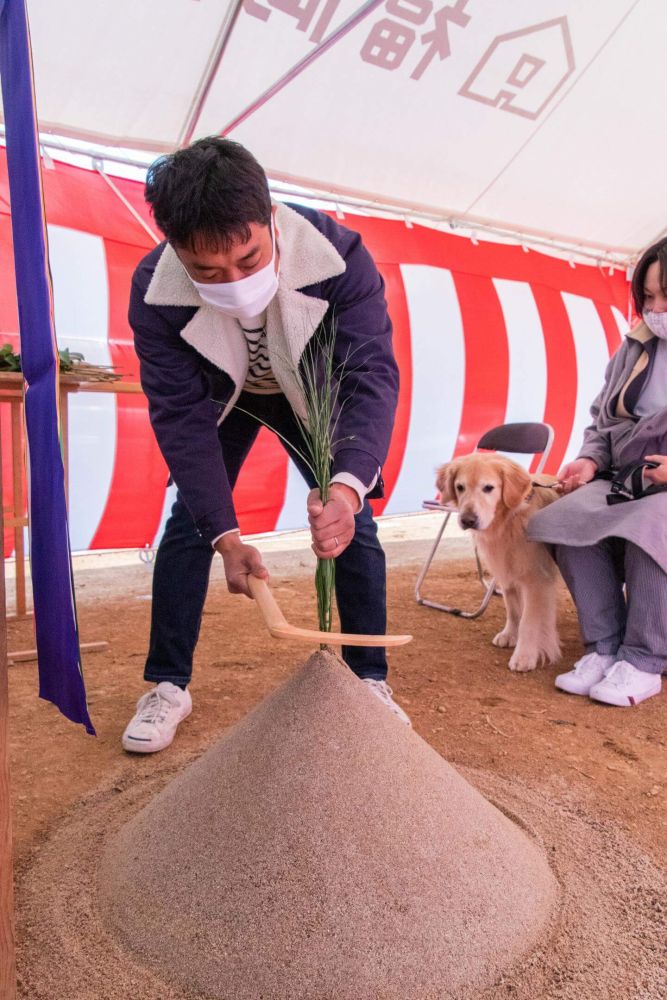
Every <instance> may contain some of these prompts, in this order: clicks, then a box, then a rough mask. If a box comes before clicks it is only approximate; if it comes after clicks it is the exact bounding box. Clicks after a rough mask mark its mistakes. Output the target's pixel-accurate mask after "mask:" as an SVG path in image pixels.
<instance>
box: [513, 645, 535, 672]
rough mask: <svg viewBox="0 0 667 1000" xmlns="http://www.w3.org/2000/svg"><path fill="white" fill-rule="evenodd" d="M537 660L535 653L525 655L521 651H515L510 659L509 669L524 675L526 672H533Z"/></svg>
mask: <svg viewBox="0 0 667 1000" xmlns="http://www.w3.org/2000/svg"><path fill="white" fill-rule="evenodd" d="M539 660H540V657H539V655H536V654H535V653H526V652H525V651H523V650H520V649H515V650H514V652H513V653H512V656H511V657H510V662H509V668H510V670H514V671H516V672H517V673H525V672H526V671H528V670H534V669H535V668H536V667H537V665H538V663H539Z"/></svg>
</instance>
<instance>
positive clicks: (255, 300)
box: [191, 220, 278, 320]
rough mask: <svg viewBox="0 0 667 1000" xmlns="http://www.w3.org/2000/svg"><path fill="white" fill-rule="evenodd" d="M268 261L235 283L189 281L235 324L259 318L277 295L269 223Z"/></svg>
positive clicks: (272, 237) (273, 241)
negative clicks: (234, 321) (236, 320)
mask: <svg viewBox="0 0 667 1000" xmlns="http://www.w3.org/2000/svg"><path fill="white" fill-rule="evenodd" d="M271 242H272V244H273V250H272V253H271V260H270V261H269V263H268V264H266V265H265V266H264V267H261V268H260V269H259V271H255V272H254V273H253V274H249V275H248V277H247V278H241V279H239V280H238V281H220V282H210V281H208V282H200V281H195V280H194V278H191V281H192V283H193V285H194V286H195V288H196V289H197V291H198V292H199V295H200V296H201V298H202V299H203V300H204V302H207V303H208V304H209V305H211V306H214V307H215V308H216V309H219V310H220V312H223V313H225V315H227V316H232V317H233V318H234V319H238V320H249V319H254V318H255V317H256V316H260V315H261V314H262V313H263V312H264V310H265V309H266V307H267V306H268V304H269V302H270V301H271V299H272V298H273V297H274V296H275V294H276V292H277V291H278V275H277V274H276V267H275V261H276V237H275V229H274V226H273V220H271Z"/></svg>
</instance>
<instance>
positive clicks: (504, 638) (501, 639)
mask: <svg viewBox="0 0 667 1000" xmlns="http://www.w3.org/2000/svg"><path fill="white" fill-rule="evenodd" d="M491 642H492V643H493V645H494V646H502V648H503V649H507V648H510V647H513V646H516V635H515V633H514V632H510V631H509V629H507V628H504V629H503V630H502V632H499V633H498V635H494V637H493V639H492V640H491Z"/></svg>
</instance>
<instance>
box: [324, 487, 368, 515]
mask: <svg viewBox="0 0 667 1000" xmlns="http://www.w3.org/2000/svg"><path fill="white" fill-rule="evenodd" d="M329 496H336V497H340V498H342V499H343V500H345V501H346V503H348V504H349V505H350V507H351V509H352V510H353V511H354V512H356V511H358V510H359V507H360V505H361V498H360V496H359V494H358V493H357V491H356V490H355V489H353V488H352V487H351V486H347V485H346V483H330V484H329Z"/></svg>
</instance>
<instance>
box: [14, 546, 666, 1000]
mask: <svg viewBox="0 0 667 1000" xmlns="http://www.w3.org/2000/svg"><path fill="white" fill-rule="evenodd" d="M411 534H417V535H419V534H421V535H424V534H425V533H424V532H423V531H422V532H412V531H411V530H410V527H409V526H406V528H405V530H404V531H402V532H398V535H397V534H396V533H395V534H394V535H393V536H392V537H393V538H394V539H398V540H390V541H389V542H387V543H386V544H385V548H386V551H387V555H388V564H389V629H390V631H392V630H393V631H400V632H412V633H413V634H414V635H415V641H414V642H413V643H411V644H410V645H409V646H406V647H403V648H401V649H399V650H395V651H394V652H392V653H391V657H390V672H391V674H390V682H391V683H392V685H393V687H394V690H395V694H396V697H397V699H398V700H399V701H400V702H401V704H402V705H403V706H404V707H405V709H406V710H407V711H408V712H409V714H410V715H411V717H412V720H413V724H414V727H415V729H416V731H417V732H418V733H419V734H420V735H421V736H422V737H423V738H424V739H425V740H426V741H427V742H428V743H429V744H431V746H432V747H434V749H435V750H437V751H438V753H440V754H441V755H442V756H443V757H445V758H446V759H447V760H448V761H449V762H450V763H452V764H453V765H454V766H455V767H457V768H458V769H460V770H462V771H463V773H464V774H465V775H466V776H467V777H469V778H470V780H471V781H473V782H474V783H475V784H477V785H478V786H479V787H480V788H481V789H482V791H483V792H484V793H485V794H486V795H487V796H488V797H489V798H491V799H492V801H494V802H496V803H497V804H498V805H499V806H500V807H501V808H503V810H504V811H506V812H507V813H508V814H509V815H511V816H513V817H515V818H516V819H517V821H519V822H520V823H522V824H523V825H524V826H525V827H526V828H527V829H529V830H531V831H533V832H534V833H535V835H536V836H537V838H538V839H539V840H541V841H542V843H543V845H544V846H545V849H547V850H551V851H553V852H556V851H557V852H558V862H556V861H554V862H553V863H554V868H555V871H556V874H557V877H558V878H559V880H560V881H561V885H562V887H563V911H562V919H561V920H560V923H559V928H558V929H556V930H555V931H554V935H555V936H554V937H553V938H552V939H551V940H550V942H547V943H545V948H544V949H543V951H542V952H541V953H540V955H539V956H537V957H536V958H535V961H534V962H533V963H532V965H531V966H530V968H526V969H522V970H517V971H516V975H515V976H514V977H509V978H507V979H504V980H503V982H501V983H499V984H498V986H497V988H495V989H494V990H493V991H492V992H491V993H490V994H488V1000H491V998H493V1000H495V998H500V997H503V998H504V997H514V998H517V1000H521V998H526V1000H537V998H540V1000H541V998H544V1000H552V998H553V1000H556V998H570V997H571V998H573V1000H574V998H575V997H577V998H578V1000H593V998H596V1000H597V998H598V997H602V996H604V997H609V998H610V1000H611V998H618V1000H662V998H664V996H666V995H667V962H666V959H665V941H664V939H665V924H666V914H667V902H666V899H667V890H666V886H667V883H666V882H665V871H666V869H667V815H666V812H665V800H666V798H667V737H666V735H665V713H666V705H667V702H666V701H665V697H667V696H666V695H665V694H663V695H662V696H661V697H658V698H654V699H651V700H649V701H648V702H645V703H644V704H642V705H640V706H639V707H637V708H635V709H627V710H621V709H614V708H607V707H604V706H601V705H597V704H594V703H592V702H590V701H589V700H587V699H582V698H573V697H569V696H566V695H563V694H560V693H558V692H556V691H555V690H554V688H553V676H554V675H555V673H556V672H557V671H558V669H563V667H564V666H567V665H569V664H570V663H571V662H572V661H573V660H574V659H576V658H577V656H578V655H580V645H579V640H578V631H577V624H576V617H575V615H574V611H573V608H572V606H571V604H570V602H569V598H568V597H567V595H566V594H565V593H562V594H561V598H560V626H561V636H562V640H563V650H564V658H563V661H562V664H561V666H560V668H557V667H548V668H544V667H543V668H541V669H539V670H537V671H535V672H533V673H530V674H525V675H515V674H512V673H511V672H510V671H509V670H508V669H507V660H508V658H509V656H508V654H507V653H505V652H503V651H500V650H496V649H495V648H494V647H493V646H492V645H491V637H492V636H493V635H494V634H495V633H496V632H497V631H498V630H499V629H500V628H501V626H502V623H503V611H502V602H501V601H500V600H499V599H494V601H493V602H492V604H491V607H490V608H489V610H488V611H487V613H486V614H485V615H484V616H483V617H482V618H481V619H479V620H477V621H465V620H462V619H457V618H453V617H451V616H448V615H444V614H441V613H439V612H437V611H433V610H430V609H426V608H423V607H418V606H417V605H416V603H415V601H414V598H413V588H414V582H415V578H416V575H417V572H418V569H419V566H420V565H421V563H422V561H423V559H424V557H425V554H426V551H427V549H428V547H429V542H428V540H427V539H426V538H425V537H422V538H418V539H417V540H413V539H412V538H409V537H408V536H409V535H411ZM265 550H266V552H267V555H266V561H267V565H268V566H269V568H270V570H271V573H272V583H273V587H274V591H275V594H276V597H277V599H278V600H279V602H280V604H281V607H282V608H283V610H284V612H285V613H286V615H287V617H288V618H289V620H291V621H294V622H295V623H302V624H305V625H310V626H313V625H314V621H315V617H314V610H313V609H314V600H313V598H312V583H311V570H312V565H313V559H312V557H311V554H310V553H309V552H308V551H307V550H306V549H303V548H300V547H299V546H298V545H295V546H294V547H292V548H291V549H290V550H289V551H280V550H279V549H278V547H277V546H276V544H275V543H266V545H265ZM449 552H450V553H451V554H453V556H454V557H455V558H454V560H453V561H451V560H450V559H445V558H444V557H442V558H439V559H438V561H437V562H436V563H435V564H434V569H433V573H432V577H431V578H430V581H429V585H428V590H429V592H430V593H429V596H431V593H432V595H433V596H441V597H442V596H444V595H445V594H446V592H447V591H448V589H449V592H450V593H451V592H452V591H451V588H454V591H455V592H456V595H457V599H458V600H460V601H462V602H464V603H465V600H466V598H467V599H468V600H469V601H475V600H476V599H477V598H478V593H479V590H478V588H479V584H478V583H476V580H475V578H474V576H473V575H472V567H471V561H470V558H469V554H468V550H467V547H466V543H465V541H458V540H455V541H454V542H453V543H452V544H451V547H450V549H449ZM76 577H77V593H78V604H79V617H80V623H81V633H82V641H84V642H92V641H98V640H106V641H108V642H109V648H108V650H107V651H105V652H102V653H96V654H91V655H89V656H88V657H87V659H86V662H85V672H86V682H87V688H88V693H89V700H90V708H91V714H92V717H93V720H94V723H95V725H96V727H97V731H98V736H97V738H91V737H88V736H86V734H85V733H84V731H83V729H82V728H81V727H76V726H73V725H72V724H70V723H68V722H66V721H65V720H64V719H62V718H61V717H60V716H59V714H58V713H57V712H56V710H55V709H54V708H53V707H52V706H50V705H49V704H47V703H44V702H41V701H39V700H38V698H37V696H36V692H37V679H36V667H35V665H34V664H22V665H20V666H16V667H12V668H11V669H10V715H11V736H12V748H11V749H12V757H11V759H12V788H13V799H14V816H15V818H14V847H15V858H16V869H17V879H16V880H17V928H18V945H19V956H18V958H19V979H20V996H21V997H22V998H24V1000H28V998H29V1000H42V998H44V1000H47V998H54V1000H55V998H58V1000H60V998H65V997H67V1000H105V998H107V997H108V998H115V997H125V996H128V995H132V996H133V997H135V998H137V1000H139V998H141V1000H158V998H159V1000H172V998H173V1000H181V998H183V1000H185V998H186V997H187V996H188V994H187V993H183V992H178V991H173V990H172V989H171V988H168V987H167V986H165V984H164V983H162V982H160V983H157V981H155V980H151V979H150V977H149V978H146V976H145V974H144V971H143V970H142V969H141V968H139V967H136V968H135V967H134V966H133V965H132V963H130V962H129V960H128V959H127V956H124V955H121V954H120V953H119V952H117V951H116V952H114V948H116V947H117V946H116V944H115V943H114V942H111V941H109V940H108V938H107V937H105V931H104V928H102V927H99V926H98V925H97V924H96V923H95V921H96V919H97V918H96V915H95V891H94V881H95V865H96V860H97V858H98V856H99V850H100V849H101V845H102V843H103V841H104V836H105V832H106V830H107V829H110V828H113V827H114V826H116V827H117V826H118V824H119V823H120V822H121V820H123V821H124V819H126V818H128V817H129V816H131V815H132V814H133V812H134V811H136V810H137V809H138V808H139V807H140V806H141V805H142V804H143V803H144V802H145V801H146V800H147V798H148V797H150V795H152V794H154V793H155V791H156V789H158V788H161V787H163V785H164V784H165V783H166V782H167V781H168V780H169V779H170V778H171V777H173V776H174V774H176V773H178V772H179V771H180V770H182V769H183V767H184V766H186V765H187V764H188V763H190V762H192V761H193V760H194V759H196V758H197V757H199V756H200V755H201V754H202V753H203V752H204V751H205V750H206V749H207V748H208V747H210V746H211V745H212V744H213V743H214V742H216V741H217V740H218V739H219V737H220V735H221V734H222V733H223V732H224V730H225V729H226V728H227V727H228V726H230V725H232V724H233V723H234V722H236V721H237V720H239V719H240V718H242V717H243V716H244V715H245V714H246V713H247V712H248V710H249V709H250V708H251V707H252V706H253V705H255V704H256V703H257V702H258V701H260V700H261V699H262V698H263V697H264V696H265V695H266V694H267V693H268V692H270V691H271V690H273V688H275V687H276V686H277V685H278V684H279V683H280V682H281V681H283V680H284V679H285V678H287V677H288V676H289V675H290V674H291V673H292V671H293V670H294V668H295V667H296V666H298V665H300V664H301V663H302V662H303V661H304V659H305V657H306V655H307V653H308V651H309V650H308V648H307V647H303V650H302V649H301V647H299V646H294V645H291V644H289V645H288V644H281V643H280V642H279V641H277V640H272V639H271V638H270V637H269V636H268V634H267V633H266V631H265V630H264V628H263V626H262V624H261V620H260V618H259V615H258V612H257V610H256V608H255V607H254V606H253V604H252V603H251V602H250V601H248V600H246V599H244V598H240V597H232V596H230V595H229V594H228V593H227V592H226V589H225V586H224V582H223V580H222V577H221V574H220V568H219V567H218V568H217V569H216V571H215V572H214V574H213V580H212V586H211V589H210V592H209V599H208V602H207V607H206V611H205V616H204V622H203V627H202V636H201V641H200V644H199V647H198V652H197V660H196V664H195V679H194V682H193V684H192V688H191V690H192V695H193V700H194V706H195V709H194V712H193V715H192V716H191V717H190V719H189V720H188V721H187V722H186V723H184V724H183V726H182V727H181V730H180V732H179V734H178V738H177V742H176V743H175V744H174V745H173V747H172V748H170V749H169V750H168V751H165V752H164V753H162V754H158V755H154V756H149V757H146V758H141V757H138V758H137V757H132V756H129V755H126V754H124V753H123V752H122V750H121V748H120V742H119V741H120V735H121V733H122V730H123V728H124V726H125V724H126V722H127V719H128V718H129V716H130V714H131V712H132V709H133V705H134V702H135V700H136V698H137V697H138V696H139V695H140V694H141V693H143V690H144V689H145V688H144V684H143V682H142V680H141V673H142V668H143V657H144V653H145V646H146V639H147V634H148V623H149V608H150V602H149V592H150V582H151V570H150V567H149V566H146V565H144V564H141V563H139V562H138V561H137V563H136V564H134V565H126V566H121V567H117V568H100V569H92V570H83V571H79V572H77V574H76ZM9 645H10V650H11V649H25V648H28V647H30V646H32V645H34V643H33V639H32V634H31V625H30V623H28V622H13V623H10V629H9ZM559 866H560V867H559ZM583 896H586V898H587V899H588V900H589V901H590V906H589V907H588V908H587V907H586V906H584V905H583V902H582V897H583ZM568 900H569V902H568ZM82 907H83V916H82V909H81V908H82ZM59 925H60V927H61V931H62V933H60V932H59V931H58V930H57V927H58V926H59ZM54 928H56V929H55V930H54ZM575 940H578V941H579V944H578V945H577V947H575V945H574V944H573V942H574V941H575ZM605 942H606V943H605ZM622 942H624V944H622ZM584 945H585V947H584ZM88 946H90V955H89V956H87V955H86V949H87V947H88ZM577 948H578V949H579V950H578V951H577ZM582 948H583V952H582ZM568 949H569V950H568ZM100 954H106V955H107V956H108V957H109V961H110V962H111V966H110V967H111V968H112V969H115V970H116V971H118V970H119V969H120V966H121V965H122V966H123V969H124V972H123V976H124V978H123V980H122V984H121V981H120V979H119V980H118V983H117V984H116V985H114V979H113V975H114V974H115V973H110V972H109V967H108V966H105V968H106V972H105V974H104V975H103V976H102V978H100V963H99V961H98V959H99V955H100ZM75 959H76V960H75ZM119 963H120V964H119ZM64 964H66V965H68V968H69V970H70V973H71V979H70V980H68V986H67V988H66V989H63V988H62V987H56V985H55V982H56V981H60V980H58V979H57V977H58V976H62V975H63V974H64V973H63V968H64ZM54 969H55V970H56V971H55V973H54ZM575 969H576V970H579V971H578V972H577V973H576V974H575V972H574V971H572V970H575ZM96 970H97V972H96ZM128 970H129V972H128ZM54 975H55V976H56V979H54V978H53V977H54ZM118 975H120V972H118ZM110 976H111V978H109V977H110ZM121 978H122V977H121ZM229 1000H233V998H229ZM281 1000H289V998H281ZM313 1000H323V998H313ZM327 1000H328V998H327ZM399 1000H403V998H399ZM417 1000H427V998H417ZM484 1000H487V996H486V995H485V997H484Z"/></svg>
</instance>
